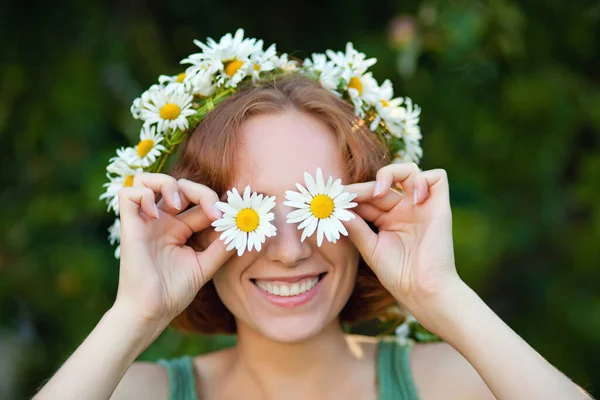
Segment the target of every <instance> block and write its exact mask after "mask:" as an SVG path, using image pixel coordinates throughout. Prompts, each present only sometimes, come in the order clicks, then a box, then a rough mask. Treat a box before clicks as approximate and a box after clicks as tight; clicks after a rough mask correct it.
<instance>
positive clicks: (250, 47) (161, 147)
mask: <svg viewBox="0 0 600 400" xmlns="http://www.w3.org/2000/svg"><path fill="white" fill-rule="evenodd" d="M194 44H196V45H197V46H198V47H199V48H200V50H201V51H200V52H199V53H195V54H191V55H190V56H188V57H186V58H184V59H183V60H181V64H185V65H188V67H187V68H186V69H185V71H184V72H182V73H180V74H179V75H175V76H167V75H161V76H160V77H159V78H158V83H157V84H154V85H152V86H150V88H148V90H146V91H145V92H144V93H142V95H141V96H140V97H138V98H136V99H135V100H134V101H133V104H132V105H131V114H132V115H133V117H134V118H135V119H139V120H141V121H142V126H141V130H140V138H139V142H138V143H137V144H136V145H135V146H132V147H123V148H120V149H117V151H116V153H117V154H116V156H115V157H112V158H111V159H110V160H109V164H108V166H107V167H106V171H107V174H106V176H107V178H108V182H106V183H105V184H104V185H103V187H104V188H105V191H104V193H103V194H102V195H101V196H100V200H105V201H106V203H107V205H108V211H109V212H110V211H112V212H114V213H115V215H116V216H117V218H116V220H115V222H114V224H113V225H112V226H111V227H110V228H109V240H110V242H111V244H115V242H119V229H120V226H119V218H118V216H119V205H118V196H117V195H118V192H119V190H120V189H121V188H122V187H123V186H131V185H132V183H133V177H134V176H135V175H136V174H138V173H141V172H160V171H162V169H163V167H164V166H165V163H166V161H167V159H168V158H169V156H170V155H171V154H174V153H175V151H176V149H177V146H178V145H179V144H180V143H182V142H183V141H184V140H185V139H186V137H187V136H188V135H189V133H190V132H192V131H193V130H194V128H195V127H196V126H197V125H198V123H199V122H200V121H202V119H204V117H205V116H206V115H207V114H208V113H209V112H210V110H212V109H213V108H214V107H215V106H216V105H217V104H219V103H220V102H222V101H223V100H225V99H227V98H228V97H230V96H231V95H232V94H234V93H235V92H236V90H237V88H238V87H239V86H240V84H242V83H245V82H249V83H252V84H259V83H260V81H261V80H263V79H273V78H276V77H278V76H281V75H286V74H292V73H296V74H300V75H302V76H305V77H308V78H312V79H314V80H316V81H318V82H320V83H321V85H322V86H323V87H324V88H326V89H328V90H329V91H330V92H332V93H333V94H335V95H336V96H338V97H340V98H342V99H344V100H346V101H347V102H349V103H350V104H352V105H353V106H354V112H355V114H356V115H357V116H358V117H360V118H361V119H362V120H363V121H364V122H365V124H366V125H367V126H368V127H369V129H370V130H371V131H372V132H373V133H374V134H376V135H377V136H378V137H379V138H380V139H381V140H383V141H384V142H385V143H386V144H387V145H388V148H389V149H390V152H391V154H392V155H393V161H392V162H415V163H418V162H419V160H420V158H421V156H422V154H423V151H422V149H421V147H420V144H419V142H420V139H421V131H420V128H419V125H418V124H419V116H420V113H421V110H420V108H419V107H418V106H417V105H415V104H413V102H412V100H411V99H410V98H408V97H394V92H393V88H392V83H391V82H390V81H389V80H387V79H386V80H385V81H384V82H383V83H382V84H381V85H380V84H378V83H377V81H376V80H375V78H373V75H372V73H371V72H369V71H368V69H369V67H371V66H372V65H373V64H375V63H376V61H377V60H376V59H375V58H367V57H366V55H365V54H364V53H361V52H359V51H357V50H356V49H354V46H353V45H352V43H348V44H347V45H346V49H345V52H341V51H338V52H334V51H332V50H327V51H326V52H325V54H321V53H315V54H312V56H311V57H310V58H306V59H305V60H304V61H303V62H300V61H296V60H291V59H289V58H288V55H287V54H285V53H283V54H277V52H276V50H275V45H274V44H273V45H271V46H269V47H268V48H267V49H264V48H263V47H264V46H263V41H262V40H257V39H253V38H245V37H244V31H243V30H242V29H239V30H237V31H236V32H235V34H234V35H232V34H230V33H228V34H226V35H225V36H223V37H222V38H221V39H220V40H219V41H218V42H217V41H215V40H213V39H211V38H208V40H207V42H206V43H203V42H200V41H198V40H195V41H194ZM250 81H251V82H250ZM313 228H314V223H313V225H312V226H310V229H313ZM238 244H239V243H238ZM236 247H237V246H236ZM115 256H116V257H119V248H118V247H117V249H116V251H115Z"/></svg>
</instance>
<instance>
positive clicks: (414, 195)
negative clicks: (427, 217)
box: [413, 189, 419, 206]
mask: <svg viewBox="0 0 600 400" xmlns="http://www.w3.org/2000/svg"><path fill="white" fill-rule="evenodd" d="M418 198H419V192H418V191H417V189H415V191H414V192H413V206H415V205H417V199H418Z"/></svg>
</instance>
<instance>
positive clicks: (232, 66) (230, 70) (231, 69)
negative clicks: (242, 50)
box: [225, 60, 244, 77]
mask: <svg viewBox="0 0 600 400" xmlns="http://www.w3.org/2000/svg"><path fill="white" fill-rule="evenodd" d="M242 65H244V62H243V61H240V60H232V61H229V62H228V63H227V65H226V66H225V73H226V74H227V76H230V77H231V76H234V75H235V73H236V72H238V69H240V68H242Z"/></svg>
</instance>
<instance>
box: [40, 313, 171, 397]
mask: <svg viewBox="0 0 600 400" xmlns="http://www.w3.org/2000/svg"><path fill="white" fill-rule="evenodd" d="M163 329H164V328H163ZM161 331H162V329H161V328H159V327H156V328H152V329H149V328H147V327H146V329H142V328H141V327H140V326H139V324H136V323H134V322H132V319H131V318H127V316H126V315H125V314H124V313H122V312H121V311H120V310H118V309H116V308H111V309H110V310H109V311H107V312H106V313H105V314H104V316H103V317H102V319H101V320H100V322H99V323H98V325H96V327H95V328H94V330H93V331H92V332H91V333H90V334H89V336H88V337H87V338H86V339H85V341H84V342H83V343H82V344H81V345H80V346H79V348H77V350H76V351H75V352H74V353H73V354H72V355H71V357H69V359H68V360H67V361H66V362H65V363H64V364H63V365H62V366H61V368H60V369H59V370H58V371H57V372H56V374H54V376H53V377H52V379H50V380H49V381H48V383H47V384H46V385H45V386H44V387H43V388H42V390H40V391H39V393H38V394H37V395H36V396H35V397H34V400H44V399H62V400H69V399H89V400H94V399H102V400H106V399H109V398H110V396H111V395H112V393H113V391H114V390H115V388H116V387H117V385H118V384H119V382H120V381H121V378H122V377H123V375H124V374H125V372H126V371H127V369H128V368H129V367H130V366H131V364H132V363H133V362H134V361H135V359H136V358H137V357H138V356H139V355H140V353H141V352H142V351H143V350H144V349H145V348H146V347H147V346H148V345H149V344H150V343H152V341H153V340H154V339H155V338H156V337H157V336H158V335H159V334H160V332H161Z"/></svg>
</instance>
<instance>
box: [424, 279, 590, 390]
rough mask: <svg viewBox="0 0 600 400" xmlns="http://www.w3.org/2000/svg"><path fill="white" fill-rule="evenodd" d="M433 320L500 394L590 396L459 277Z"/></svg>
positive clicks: (436, 328) (429, 319)
mask: <svg viewBox="0 0 600 400" xmlns="http://www.w3.org/2000/svg"><path fill="white" fill-rule="evenodd" d="M435 310H436V311H434V312H433V313H432V314H433V315H430V316H428V318H427V319H428V322H429V323H428V325H431V326H432V328H433V330H434V331H436V333H437V334H438V335H439V336H441V337H442V338H443V339H444V340H446V341H447V342H448V343H450V344H451V345H452V346H453V347H454V348H455V349H456V350H457V351H458V352H460V353H461V354H462V355H463V356H464V357H465V358H466V359H467V360H468V361H469V362H470V363H471V365H472V366H473V367H474V368H475V369H476V370H477V372H478V373H479V375H480V376H481V377H482V379H483V380H484V381H485V382H486V384H487V386H488V387H489V389H490V390H491V391H492V393H493V394H494V395H495V396H496V398H498V399H511V400H514V399H590V398H591V397H589V396H588V395H587V394H585V392H583V391H582V390H581V389H580V388H579V387H578V386H576V385H575V384H574V383H573V382H571V381H570V380H569V379H568V378H567V377H566V376H565V375H564V374H562V373H561V372H560V371H558V370H557V369H556V368H554V367H553V366H552V365H551V364H550V363H548V362H547V361H546V360H545V359H544V358H543V357H541V356H540V355H539V354H538V353H537V352H536V351H535V350H534V349H533V348H532V347H531V346H529V345H528V344H527V343H526V342H525V341H524V340H523V339H521V338H520V337H519V336H518V335H517V334H516V333H515V332H514V331H513V330H512V329H511V328H510V327H509V326H508V325H506V324H505V323H504V322H503V321H502V320H501V319H500V318H499V317H498V316H497V315H496V314H495V313H494V312H493V311H492V310H491V309H490V308H489V307H488V306H487V305H486V304H485V303H484V302H483V300H481V298H480V297H479V296H478V295H477V294H476V293H475V292H474V291H473V290H472V289H471V288H469V287H468V286H467V285H466V284H464V283H463V282H462V281H459V282H458V283H457V284H456V285H455V286H454V287H453V288H452V289H451V290H449V291H448V293H447V294H446V297H445V298H444V299H443V300H442V299H439V300H438V304H437V307H435Z"/></svg>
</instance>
